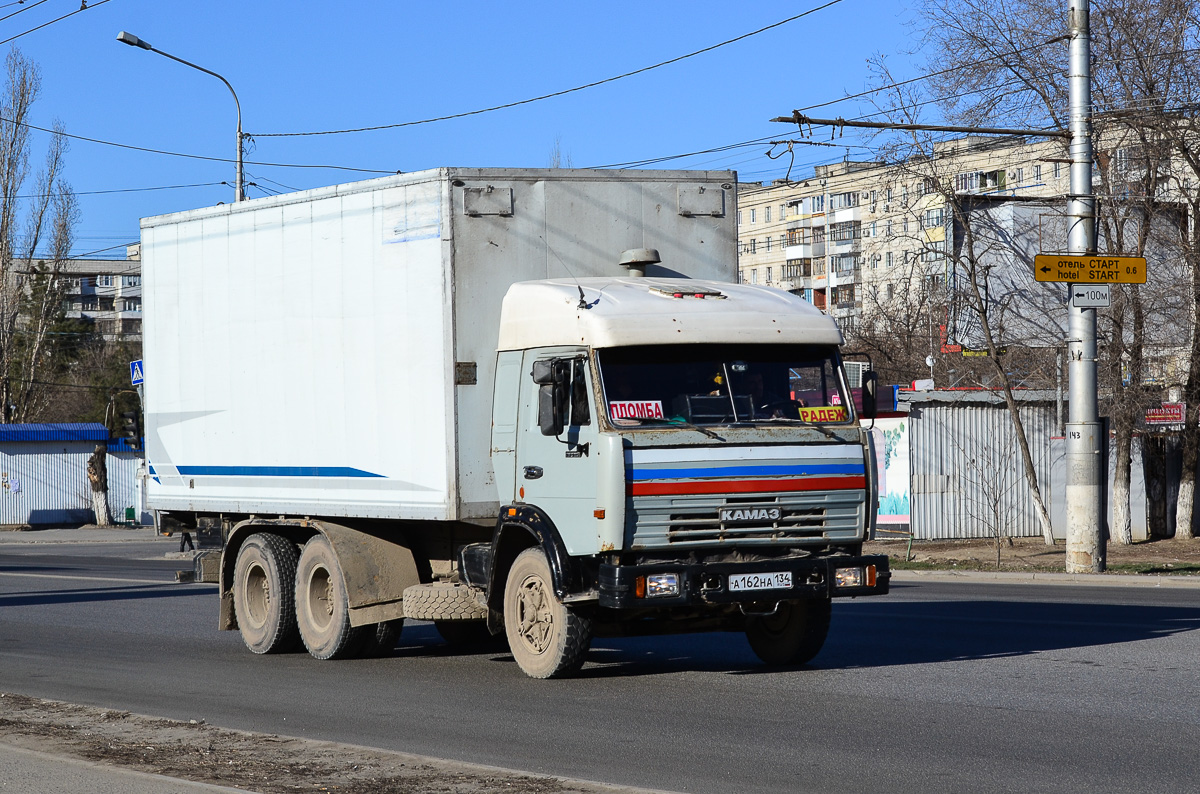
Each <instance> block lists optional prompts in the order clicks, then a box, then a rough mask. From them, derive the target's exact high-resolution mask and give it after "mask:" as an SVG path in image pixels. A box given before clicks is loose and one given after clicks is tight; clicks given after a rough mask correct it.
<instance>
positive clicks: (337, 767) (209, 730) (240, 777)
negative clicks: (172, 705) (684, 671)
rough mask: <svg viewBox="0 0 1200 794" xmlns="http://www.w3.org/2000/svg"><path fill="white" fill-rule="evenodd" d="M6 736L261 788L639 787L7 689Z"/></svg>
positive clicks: (385, 793) (21, 743) (53, 750)
mask: <svg viewBox="0 0 1200 794" xmlns="http://www.w3.org/2000/svg"><path fill="white" fill-rule="evenodd" d="M0 742H3V743H6V744H9V745H13V746H16V747H24V748H28V749H33V750H38V751H40V752H43V753H50V754H53V755H62V756H68V757H72V758H79V759H84V760H88V761H95V762H100V763H104V764H109V765H112V766H117V767H124V768H128V769H136V770H138V771H141V772H150V773H153V774H158V775H166V776H168V777H174V778H180V779H183V780H192V781H196V782H200V783H213V784H217V785H222V786H230V787H237V788H241V789H246V790H248V791H254V792H259V793H260V794H290V793H291V792H296V791H310V792H313V791H315V792H338V793H339V794H410V793H411V794H417V793H418V792H420V794H492V793H493V792H529V793H530V794H613V792H628V793H632V792H634V791H635V789H630V788H625V787H619V786H606V785H602V784H598V783H596V784H594V783H585V782H581V781H571V780H564V779H561V778H555V777H544V776H534V775H524V774H521V773H519V772H509V771H506V770H500V769H491V768H488V767H481V766H474V765H470V764H460V763H455V762H451V761H443V760H440V759H433V758H427V757H423V756H416V755H408V754H404V753H394V752H388V751H385V750H377V749H373V748H368V747H358V746H353V745H344V744H337V743H334V742H319V741H311V740H307V739H296V738H290V737H283V736H274V735H268V734H254V733H247V732H244V731H234V730H229V729H225V728H217V727H213V726H211V725H207V724H205V723H203V722H194V721H193V722H179V721H174V720H164V719H156V718H153V717H146V716H141V715H137V714H131V713H129V712H127V711H109V710H105V709H98V708H92V707H89V706H77V705H73V704H70V703H60V702H58V701H53V700H41V699H38V698H32V697H27V696H25V695H16V694H11V693H0Z"/></svg>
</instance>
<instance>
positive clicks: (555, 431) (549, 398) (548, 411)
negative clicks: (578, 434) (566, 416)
mask: <svg viewBox="0 0 1200 794" xmlns="http://www.w3.org/2000/svg"><path fill="white" fill-rule="evenodd" d="M534 372H535V373H536V372H537V370H536V369H535V370H534ZM534 377H535V379H536V377H537V376H536V374H535V376H534ZM560 390H561V387H559V386H558V385H557V384H555V383H545V384H543V385H542V386H541V387H539V388H538V428H539V429H540V430H541V431H542V435H543V436H558V435H561V434H562V431H563V419H562V411H561V410H560V409H559V406H560V405H561V402H560V401H559V399H558V395H559V391H560Z"/></svg>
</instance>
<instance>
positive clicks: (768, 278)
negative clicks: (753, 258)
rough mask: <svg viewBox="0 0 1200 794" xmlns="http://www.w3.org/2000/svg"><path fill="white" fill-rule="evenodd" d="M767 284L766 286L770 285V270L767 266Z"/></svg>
mask: <svg viewBox="0 0 1200 794" xmlns="http://www.w3.org/2000/svg"><path fill="white" fill-rule="evenodd" d="M767 283H768V284H770V283H771V268H770V266H767Z"/></svg>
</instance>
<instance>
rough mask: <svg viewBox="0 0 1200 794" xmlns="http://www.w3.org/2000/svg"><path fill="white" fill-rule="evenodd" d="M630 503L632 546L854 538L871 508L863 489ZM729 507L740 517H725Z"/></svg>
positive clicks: (645, 499)
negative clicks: (868, 506) (727, 518)
mask: <svg viewBox="0 0 1200 794" xmlns="http://www.w3.org/2000/svg"><path fill="white" fill-rule="evenodd" d="M629 507H630V509H629V515H628V518H629V521H628V531H631V534H632V536H631V537H629V538H628V540H629V545H628V547H629V548H630V549H650V548H665V547H668V546H669V547H672V548H686V547H702V546H711V545H713V544H730V545H739V546H741V545H747V546H754V545H803V544H805V543H812V544H815V543H818V542H820V543H825V542H831V541H853V540H856V539H858V538H859V537H860V528H861V527H862V526H863V524H864V512H865V509H866V505H865V495H864V493H863V492H862V491H829V492H824V493H822V492H809V493H803V494H798V493H787V494H778V495H770V494H763V495H761V496H755V497H751V498H747V497H721V496H712V497H694V496H689V497H679V496H675V497H667V496H646V497H633V498H631V499H630V506H629ZM723 510H732V511H736V512H735V514H736V516H737V517H736V518H735V519H734V520H723V519H722V511H723ZM776 511H777V516H776Z"/></svg>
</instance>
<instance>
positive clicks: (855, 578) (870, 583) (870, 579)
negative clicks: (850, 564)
mask: <svg viewBox="0 0 1200 794" xmlns="http://www.w3.org/2000/svg"><path fill="white" fill-rule="evenodd" d="M876 573H877V572H876V570H875V566H874V565H867V566H865V567H863V568H838V569H837V570H836V571H834V573H833V584H834V587H874V586H875V577H876Z"/></svg>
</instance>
